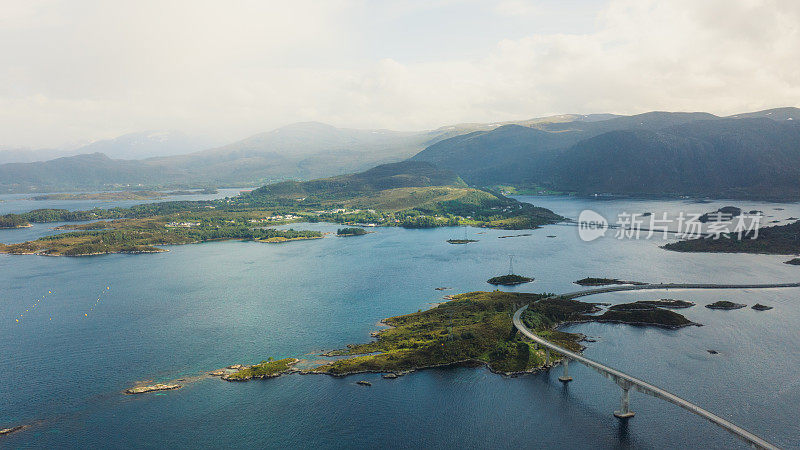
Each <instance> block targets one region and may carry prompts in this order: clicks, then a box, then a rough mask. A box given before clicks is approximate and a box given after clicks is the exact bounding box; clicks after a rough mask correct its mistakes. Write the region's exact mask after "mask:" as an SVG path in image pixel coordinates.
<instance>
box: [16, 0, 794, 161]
mask: <svg viewBox="0 0 800 450" xmlns="http://www.w3.org/2000/svg"><path fill="white" fill-rule="evenodd" d="M0 58H1V59H0V146H3V147H9V146H23V147H48V146H49V147H53V146H62V145H68V144H74V143H76V142H81V141H91V140H97V139H104V138H110V137H114V136H117V135H120V134H123V133H127V132H132V131H139V130H146V129H175V130H182V131H185V132H187V133H190V134H206V135H210V136H213V137H215V138H218V139H223V140H234V139H238V138H242V137H245V136H247V135H250V134H253V133H257V132H261V131H266V130H269V129H272V128H275V127H278V126H281V125H285V124H288V123H291V122H297V121H310V120H315V121H321V122H326V123H330V124H333V125H336V126H343V127H353V128H390V129H401V130H411V129H428V128H435V127H439V126H442V125H447V124H452V123H457V122H467V121H475V122H488V121H495V120H510V119H522V118H530V117H537V116H544V115H550V114H559V113H597V112H613V113H638V112H644V111H648V110H656V109H659V110H673V111H676V110H693V111H709V112H713V113H717V114H732V113H736V112H743V111H748V110H757V109H765V108H770V107H776V106H800V1H796V0H774V1H771V0H670V1H658V2H656V1H648V0H552V1H551V0H538V1H526V0H502V1H496V2H490V1H486V0H474V1H473V0H402V1H397V0H389V1H377V0H373V1H367V0H317V1H313V2H312V1H305V0H291V1H289V0H283V1H263V0H262V1H236V0H226V1H221V0H220V1H203V0H186V1H170V0H157V1H148V0H137V1H127V2H124V1H107V0H97V1H88V0H87V1H84V0H64V1H38V0H25V1H19V0H0Z"/></svg>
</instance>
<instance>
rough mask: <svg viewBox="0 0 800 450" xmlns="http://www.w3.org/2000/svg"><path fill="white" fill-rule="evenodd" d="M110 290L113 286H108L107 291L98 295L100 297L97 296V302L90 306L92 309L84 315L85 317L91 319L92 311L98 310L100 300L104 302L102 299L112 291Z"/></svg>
mask: <svg viewBox="0 0 800 450" xmlns="http://www.w3.org/2000/svg"><path fill="white" fill-rule="evenodd" d="M110 290H111V286H106V288H105V289H103V290H102V291H100V294H98V296H97V300H95V302H94V304H93V305H92V306H90V307H89V312H86V313H84V314H83V317H89V313H90V312H92V311H94V309H95V308H96V307H97V306H98V305H100V300H102V299H103V294H105V293H106V292H108V291H110Z"/></svg>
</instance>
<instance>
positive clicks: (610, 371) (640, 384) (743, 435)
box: [513, 283, 800, 449]
mask: <svg viewBox="0 0 800 450" xmlns="http://www.w3.org/2000/svg"><path fill="white" fill-rule="evenodd" d="M782 287H800V283H777V284H738V285H737V284H676V283H673V284H646V285H634V286H613V287H605V288H599V289H589V290H584V291H578V292H571V293H568V294H563V295H560V296H559V297H567V298H576V297H584V296H587V295H594V294H600V293H605V292H617V291H633V290H653V289H763V288H782ZM527 308H528V305H525V306H523V307H522V308H520V309H518V310H517V312H516V313H514V320H513V321H514V326H515V327H516V328H517V330H519V331H520V332H521V333H522V334H523V335H525V336H527V337H528V338H530V339H532V340H533V341H535V342H536V343H538V344H540V345H542V346H544V347H546V348H548V349H550V350H553V351H555V352H558V353H561V354H563V355H564V356H565V357H567V358H569V359H571V360H574V361H577V362H579V363H581V364H583V365H585V366H587V367H590V368H592V369H594V370H596V371H597V372H599V373H600V374H602V375H603V376H605V377H606V378H609V379H611V380H612V381H614V382H615V383H617V384H618V385H619V386H620V387H622V388H623V389H626V390H627V389H631V388H632V389H634V390H636V391H639V392H641V393H644V394H647V395H651V396H653V397H655V398H658V399H661V400H666V401H668V402H670V403H672V404H675V405H678V406H680V407H681V408H683V409H685V410H687V411H689V412H691V413H694V414H697V415H698V416H700V417H703V418H704V419H706V420H708V421H710V422H712V423H714V424H716V425H718V426H720V427H722V428H724V429H725V430H727V431H729V432H730V433H732V434H734V435H735V436H736V437H738V438H740V439H742V440H744V441H745V442H747V443H748V444H750V445H753V446H755V447H758V448H765V449H776V448H778V447H776V446H774V445H772V444H770V443H769V442H767V441H765V440H764V439H761V438H760V437H758V436H756V435H754V434H753V433H750V432H749V431H747V430H745V429H743V428H741V427H739V426H738V425H735V424H733V423H731V422H729V421H727V420H725V419H723V418H722V417H719V416H717V415H716V414H713V413H711V412H709V411H707V410H705V409H703V408H701V407H699V406H697V405H695V404H694V403H691V402H689V401H687V400H684V399H682V398H681V397H678V396H677V395H675V394H673V393H671V392H668V391H666V390H664V389H661V388H659V387H657V386H654V385H652V384H650V383H648V382H646V381H643V380H640V379H638V378H635V377H632V376H630V375H628V374H626V373H624V372H622V371H619V370H617V369H614V368H613V367H609V366H607V365H605V364H602V363H599V362H597V361H594V360H591V359H589V358H586V357H585V356H583V355H580V354H578V353H575V352H572V351H569V350H567V349H566V348H563V347H560V346H558V345H556V344H553V343H551V342H549V341H547V340H545V339H543V338H541V337H539V336H537V335H536V334H535V333H533V332H532V331H531V330H529V329H528V328H527V327H526V326H525V325H524V324H523V323H522V319H521V316H522V313H523V312H524V311H525V309H527Z"/></svg>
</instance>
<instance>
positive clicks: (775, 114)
mask: <svg viewBox="0 0 800 450" xmlns="http://www.w3.org/2000/svg"><path fill="white" fill-rule="evenodd" d="M730 117H731V118H733V119H754V118H758V117H762V118H765V119H772V120H777V121H782V120H787V121H794V120H800V108H792V107H787V108H774V109H765V110H764V111H756V112H751V113H744V114H736V115H733V116H730Z"/></svg>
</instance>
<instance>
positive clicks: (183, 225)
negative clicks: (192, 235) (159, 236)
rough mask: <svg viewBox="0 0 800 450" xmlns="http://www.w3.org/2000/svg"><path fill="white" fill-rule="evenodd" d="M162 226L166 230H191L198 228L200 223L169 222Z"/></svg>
mask: <svg viewBox="0 0 800 450" xmlns="http://www.w3.org/2000/svg"><path fill="white" fill-rule="evenodd" d="M164 226H165V227H167V228H192V227H198V226H200V222H170V223H167V224H165V225H164Z"/></svg>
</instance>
